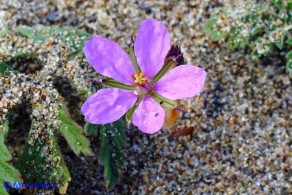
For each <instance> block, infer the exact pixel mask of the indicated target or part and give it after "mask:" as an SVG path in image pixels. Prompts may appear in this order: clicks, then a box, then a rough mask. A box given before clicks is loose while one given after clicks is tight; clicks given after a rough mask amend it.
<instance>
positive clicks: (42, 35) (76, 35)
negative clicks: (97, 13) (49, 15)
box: [17, 25, 91, 56]
mask: <svg viewBox="0 0 292 195" xmlns="http://www.w3.org/2000/svg"><path fill="white" fill-rule="evenodd" d="M17 31H18V32H19V33H20V34H21V35H23V36H25V37H27V38H29V39H32V40H33V41H34V42H35V43H39V44H42V43H44V42H45V41H46V40H47V39H48V38H56V39H60V40H62V41H63V42H64V43H67V44H68V45H69V46H70V47H71V48H72V49H73V50H72V51H71V54H70V56H74V55H77V54H81V53H82V48H83V45H84V43H85V41H86V40H88V39H89V38H90V37H91V34H89V33H87V32H85V31H84V30H80V29H76V28H73V27H59V26H51V27H46V26H41V25H39V26H36V27H33V28H32V27H18V29H17Z"/></svg>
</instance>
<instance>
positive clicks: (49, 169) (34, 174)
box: [15, 121, 71, 186]
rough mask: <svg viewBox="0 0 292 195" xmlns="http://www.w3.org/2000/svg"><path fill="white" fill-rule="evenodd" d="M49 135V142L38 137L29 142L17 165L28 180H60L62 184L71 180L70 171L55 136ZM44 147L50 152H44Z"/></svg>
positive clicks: (59, 182)
mask: <svg viewBox="0 0 292 195" xmlns="http://www.w3.org/2000/svg"><path fill="white" fill-rule="evenodd" d="M32 123H34V121H32ZM45 133H47V132H45ZM47 136H49V137H48V138H47V140H48V141H49V142H47V141H46V142H45V143H44V142H43V140H41V139H38V140H34V142H33V143H31V144H29V143H27V144H26V145H25V147H24V149H23V152H22V153H21V154H20V156H19V158H18V159H17V161H16V162H15V167H16V168H17V169H18V170H20V172H21V175H22V176H23V177H24V180H25V181H26V182H35V181H50V182H58V184H59V185H60V186H61V185H63V184H65V183H68V182H69V181H70V180H71V177H70V173H69V170H68V168H67V166H66V164H65V161H64V159H63V156H62V154H61V151H60V148H59V147H58V144H57V141H56V138H55V136H54V135H53V134H50V135H47ZM28 139H31V137H29V138H28ZM44 147H47V149H46V150H47V152H48V153H44V152H43V150H42V148H44ZM48 158H50V159H48Z"/></svg>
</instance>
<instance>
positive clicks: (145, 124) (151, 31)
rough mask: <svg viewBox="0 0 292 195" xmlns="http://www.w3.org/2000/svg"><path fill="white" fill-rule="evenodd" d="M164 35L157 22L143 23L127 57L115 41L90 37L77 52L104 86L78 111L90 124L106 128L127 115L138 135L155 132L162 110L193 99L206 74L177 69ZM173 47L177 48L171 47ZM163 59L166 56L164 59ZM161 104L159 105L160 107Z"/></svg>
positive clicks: (185, 67) (187, 67) (189, 68)
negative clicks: (138, 132)
mask: <svg viewBox="0 0 292 195" xmlns="http://www.w3.org/2000/svg"><path fill="white" fill-rule="evenodd" d="M170 49H171V47H170V37H169V33H168V30H167V28H166V27H165V26H164V25H163V23H162V22H158V21H156V20H154V19H145V20H144V21H143V23H142V24H141V26H140V28H139V30H138V33H137V36H136V41H135V43H134V47H133V50H132V53H131V52H130V57H129V56H128V55H127V54H126V53H125V51H124V50H123V49H122V48H121V47H120V46H119V45H118V44H117V43H115V42H112V41H110V40H108V39H105V38H103V37H100V36H98V35H94V36H93V37H92V38H91V39H90V40H89V41H87V42H86V43H85V46H84V48H83V51H84V53H85V56H86V58H87V60H88V62H89V63H90V64H91V66H92V67H93V68H94V69H95V70H96V71H97V72H98V73H100V74H102V75H104V76H106V77H110V78H107V79H105V80H104V84H105V85H106V86H110V87H114V88H105V89H101V90H99V91H97V92H96V93H95V94H93V95H92V96H90V97H89V98H88V99H87V100H86V101H85V103H84V104H83V106H82V108H81V111H82V113H83V114H84V116H85V120H86V121H88V122H89V123H92V124H106V123H111V122H113V121H116V120H118V119H119V118H121V117H122V116H123V115H124V114H125V113H126V112H127V111H128V112H127V117H128V118H129V119H132V121H133V124H134V125H135V126H137V127H138V128H139V129H140V130H141V131H143V132H144V133H149V134H153V133H156V132H157V131H159V130H160V129H161V128H162V126H163V123H164V117H165V111H164V109H163V107H166V108H174V107H175V106H176V104H175V103H176V101H175V100H179V99H184V98H191V97H193V96H196V95H198V94H199V93H200V92H201V91H202V90H203V88H204V82H205V79H206V72H205V70H204V69H202V68H199V67H195V66H193V65H182V66H177V67H175V66H176V65H177V62H176V61H177V59H176V58H175V57H177V58H180V57H181V55H179V56H171V54H172V53H173V54H175V53H177V52H174V51H172V50H173V49H174V48H173V47H172V50H171V51H170ZM176 49H177V48H176ZM166 57H167V58H166ZM162 106H163V107H162Z"/></svg>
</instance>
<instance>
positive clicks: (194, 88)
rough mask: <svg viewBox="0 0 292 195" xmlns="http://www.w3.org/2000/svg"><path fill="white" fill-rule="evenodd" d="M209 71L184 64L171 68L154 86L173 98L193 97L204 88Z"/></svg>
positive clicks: (161, 93) (158, 90)
mask: <svg viewBox="0 0 292 195" xmlns="http://www.w3.org/2000/svg"><path fill="white" fill-rule="evenodd" d="M206 76H207V73H206V71H205V70H204V69H202V68H199V67H196V66H193V65H182V66H178V67H175V68H174V69H172V70H170V71H169V72H168V73H166V75H165V76H164V77H162V78H161V79H160V80H159V81H157V83H156V84H155V86H154V90H155V91H156V92H157V93H159V94H160V95H162V96H164V97H166V98H169V99H171V100H177V99H184V98H191V97H193V96H196V95H198V94H199V93H200V92H201V91H202V90H203V89H204V83H205V80H206Z"/></svg>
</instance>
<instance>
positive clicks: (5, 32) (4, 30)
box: [0, 28, 8, 37]
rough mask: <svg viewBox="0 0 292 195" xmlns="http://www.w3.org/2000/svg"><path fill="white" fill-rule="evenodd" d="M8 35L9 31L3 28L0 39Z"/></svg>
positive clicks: (0, 31)
mask: <svg viewBox="0 0 292 195" xmlns="http://www.w3.org/2000/svg"><path fill="white" fill-rule="evenodd" d="M7 33H8V29H7V28H3V29H2V30H0V37H4V36H5V35H6V34H7Z"/></svg>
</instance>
